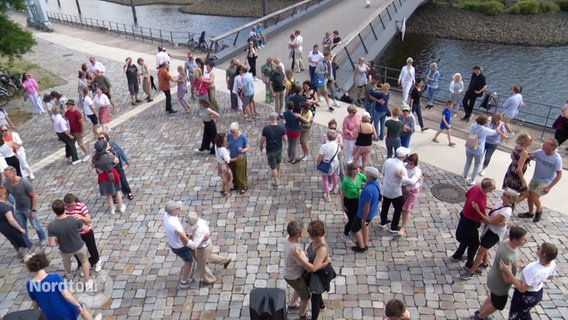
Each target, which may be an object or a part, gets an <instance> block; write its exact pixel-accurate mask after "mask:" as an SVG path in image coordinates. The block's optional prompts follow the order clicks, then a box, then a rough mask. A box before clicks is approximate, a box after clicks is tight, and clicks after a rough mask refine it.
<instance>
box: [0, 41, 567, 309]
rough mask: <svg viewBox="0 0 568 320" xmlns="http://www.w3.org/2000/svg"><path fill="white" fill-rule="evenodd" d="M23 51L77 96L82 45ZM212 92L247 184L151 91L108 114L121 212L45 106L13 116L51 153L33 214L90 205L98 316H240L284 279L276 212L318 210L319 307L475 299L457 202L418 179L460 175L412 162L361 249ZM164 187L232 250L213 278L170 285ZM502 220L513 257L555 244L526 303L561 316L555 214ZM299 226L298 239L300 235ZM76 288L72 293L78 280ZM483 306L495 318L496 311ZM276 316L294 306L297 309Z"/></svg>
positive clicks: (309, 185)
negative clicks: (416, 167) (272, 172)
mask: <svg viewBox="0 0 568 320" xmlns="http://www.w3.org/2000/svg"><path fill="white" fill-rule="evenodd" d="M70 54H71V55H70ZM64 55H65V56H64ZM26 58H27V59H30V60H32V61H35V62H36V63H40V64H42V65H43V66H44V67H46V68H47V69H49V70H50V71H51V72H53V73H54V74H56V75H58V76H61V77H63V78H64V79H65V80H67V81H68V84H66V85H64V86H62V87H60V88H57V90H60V91H62V92H64V93H65V94H66V95H67V96H68V97H69V98H76V97H75V96H76V94H75V92H76V70H78V68H79V66H80V64H81V63H82V62H85V61H87V56H86V55H85V54H82V53H79V52H76V51H73V50H69V49H64V48H62V47H59V46H57V45H54V44H48V43H46V42H43V41H39V45H38V47H36V52H35V53H31V54H28V55H26ZM133 58H135V57H133ZM100 61H101V62H102V63H103V64H104V65H105V66H106V69H107V76H109V77H110V79H111V81H112V83H113V86H114V95H115V98H116V101H117V104H118V106H119V108H120V112H119V113H118V114H115V115H113V119H118V118H120V117H124V116H125V114H126V112H127V111H130V110H132V109H133V108H140V107H141V106H138V107H131V106H129V105H128V103H127V99H128V96H127V95H128V93H127V91H126V81H125V80H126V79H125V77H124V75H123V74H122V68H121V67H122V65H121V64H120V63H117V62H113V61H109V60H105V59H100ZM263 98H264V97H257V100H259V101H261V100H263ZM217 99H218V101H219V102H220V105H221V110H222V116H221V118H220V119H219V120H218V121H217V127H218V130H219V131H227V129H228V126H229V124H230V122H232V121H235V120H236V121H239V122H240V123H241V125H242V129H243V132H244V134H246V135H247V136H248V137H249V140H250V145H251V149H250V151H249V152H248V157H249V160H248V163H249V191H248V192H247V193H246V194H245V195H233V196H232V197H229V198H225V197H222V196H221V194H220V193H219V190H220V180H219V178H218V177H217V174H216V167H215V159H214V157H213V156H209V155H204V154H198V153H196V152H194V151H193V149H194V148H197V147H199V143H200V140H201V136H202V130H203V129H202V127H203V125H202V123H201V121H200V120H199V119H198V118H197V117H196V116H195V115H194V114H182V113H181V112H180V113H178V114H175V115H173V116H168V115H166V114H165V112H164V109H165V108H164V101H163V100H160V101H158V100H156V102H154V105H152V106H151V107H150V108H148V109H147V110H144V111H143V112H141V113H140V114H138V115H136V116H133V117H132V118H130V119H128V121H126V122H123V123H122V124H120V125H119V126H117V127H116V128H114V129H113V132H112V134H111V137H112V139H114V140H115V141H117V143H118V144H119V145H120V146H122V148H123V149H124V151H125V152H126V153H127V154H128V156H129V157H130V158H131V161H130V167H128V168H127V169H126V172H127V174H128V178H129V181H130V185H131V187H132V189H133V191H134V193H135V199H134V200H132V201H128V200H125V201H126V202H125V203H127V205H128V207H127V210H126V212H125V213H123V214H119V213H117V214H116V215H114V216H111V215H110V214H109V212H108V210H107V206H106V203H105V201H104V199H103V198H101V197H100V196H98V187H97V184H96V175H95V173H94V171H93V170H92V169H91V168H90V165H89V164H87V163H82V164H80V165H77V166H70V165H68V164H67V163H66V162H65V161H64V156H63V153H62V152H61V148H62V146H63V144H62V143H60V142H58V141H57V139H56V136H55V134H54V133H53V128H52V124H51V121H50V120H49V117H47V116H34V118H33V119H32V120H31V121H30V122H29V123H27V124H26V125H25V126H24V127H23V128H20V130H19V133H20V134H21V136H22V139H23V141H24V142H25V144H26V150H27V154H28V160H29V161H30V163H32V164H33V163H36V162H38V161H40V160H42V159H45V158H47V157H48V156H50V155H52V154H53V153H54V152H56V151H57V152H59V154H58V156H57V157H56V160H55V161H53V162H51V163H49V164H48V165H47V166H45V167H44V168H43V169H41V170H40V171H38V172H37V173H36V179H35V180H34V181H33V184H34V187H35V189H36V192H37V195H38V199H39V201H38V214H39V216H40V219H41V222H42V224H43V225H44V227H46V226H47V224H48V222H49V221H51V220H53V219H54V215H53V214H52V213H51V211H50V209H49V207H50V203H51V202H52V201H53V200H55V199H57V198H62V197H63V196H64V194H66V193H67V192H72V193H74V194H76V195H77V196H78V197H79V198H80V199H82V200H83V202H84V203H85V204H86V205H87V206H88V208H89V209H90V211H91V214H92V216H93V223H94V230H95V235H96V238H97V242H98V247H99V250H100V253H101V259H102V261H103V269H104V271H105V272H107V273H108V274H109V277H108V278H107V279H110V280H107V281H112V286H111V296H110V300H109V301H108V302H107V303H106V304H104V305H103V306H100V307H98V306H97V307H96V311H97V312H101V313H102V314H103V315H104V317H105V319H121V320H123V319H246V318H248V316H249V309H248V308H249V293H250V291H251V289H253V288H255V287H279V288H286V284H285V282H284V280H283V278H282V276H281V274H280V273H281V270H282V266H283V263H284V260H283V250H284V242H285V226H286V223H287V222H289V221H290V220H291V219H297V220H300V221H302V222H303V223H304V224H305V225H307V224H308V223H309V221H311V220H313V219H322V220H324V221H325V224H326V228H327V233H326V238H327V241H328V243H329V244H330V247H331V249H332V257H333V265H334V266H335V268H336V270H337V271H338V277H337V278H336V279H335V280H334V281H333V282H332V288H331V292H330V293H329V294H325V295H324V299H325V303H326V305H327V306H328V307H327V309H326V310H325V311H324V312H323V314H322V318H323V319H380V318H382V316H383V307H384V304H385V302H386V301H388V300H389V299H391V298H393V297H397V298H399V299H402V300H404V301H405V302H406V304H407V305H408V307H409V309H410V310H411V312H412V314H413V315H414V318H416V319H457V318H467V317H469V316H471V315H472V314H473V312H474V311H475V310H476V309H477V308H479V306H480V304H481V303H482V302H483V300H484V299H485V297H486V294H487V289H486V276H485V275H483V276H479V277H474V278H473V279H472V280H470V281H467V282H465V281H462V280H460V279H459V271H460V269H461V265H460V264H458V263H452V262H451V261H450V260H449V259H448V257H449V256H450V255H451V253H452V251H453V250H455V249H456V241H455V238H454V231H455V228H456V223H457V221H458V215H459V212H460V209H461V206H460V204H448V203H443V202H440V201H438V200H437V199H435V198H434V197H432V194H431V193H430V190H429V188H430V187H431V186H432V185H435V184H439V183H451V184H456V185H462V179H461V177H459V176H456V175H454V174H452V173H448V172H446V171H444V170H443V169H441V168H439V167H435V166H431V165H425V164H423V165H422V167H423V170H424V172H425V176H426V177H425V183H424V186H423V188H422V191H421V194H420V198H419V202H418V205H417V207H416V208H415V210H414V216H413V218H412V220H411V221H410V225H409V227H408V235H407V236H406V237H404V238H394V237H392V236H391V235H390V234H388V232H387V231H386V230H381V229H380V228H379V227H378V221H374V225H373V231H372V233H371V238H372V241H371V246H370V249H369V251H368V252H367V253H363V254H354V253H353V252H352V251H351V250H350V249H349V246H348V245H346V244H345V243H344V242H342V241H341V240H340V239H339V236H340V234H341V232H342V229H343V224H344V223H345V220H346V219H345V216H344V214H343V212H342V211H341V207H340V201H339V199H338V196H333V198H332V202H330V203H327V202H325V201H324V199H323V198H322V191H321V185H320V184H321V178H320V176H319V175H318V174H317V173H316V171H315V165H314V163H313V160H312V161H309V162H301V163H299V164H296V165H288V164H284V165H283V166H282V186H281V188H280V189H279V190H277V191H274V190H272V189H271V188H270V187H269V185H270V177H269V169H268V165H267V162H266V159H265V154H263V153H261V152H259V150H258V139H259V136H260V133H261V130H262V127H263V126H264V125H265V124H266V123H267V121H266V120H258V121H254V122H245V121H244V119H243V118H242V116H240V115H237V114H236V113H233V112H232V111H229V108H228V97H227V96H226V95H223V94H218V96H217ZM176 100H177V99H176V97H175V95H174V97H173V101H174V108H175V109H178V110H180V109H181V107H180V106H179V104H178V103H177V101H176ZM258 105H259V110H260V111H261V113H262V116H261V119H266V117H267V114H268V112H269V111H270V110H272V106H265V105H263V104H261V103H258ZM195 107H196V106H195V105H194V106H193V108H194V110H195ZM30 108H31V106H30ZM316 116H317V115H316ZM88 125H89V124H88ZM324 129H325V128H324V127H322V126H319V125H314V128H313V131H314V132H313V135H312V136H313V139H312V142H311V148H312V150H315V151H313V153H317V150H318V148H319V145H320V143H319V141H320V137H321V136H323V134H324V131H325V130H324ZM86 138H87V140H88V145H89V149H92V145H93V140H92V138H91V137H90V135H87V136H86ZM79 152H80V151H79ZM384 154H385V150H384V149H383V148H382V146H378V145H377V146H376V147H375V148H374V152H373V153H372V157H371V158H372V159H371V161H370V163H371V164H372V165H375V166H378V167H380V166H382V163H383V161H384ZM44 161H45V160H44ZM497 198H498V194H497V193H494V194H492V195H491V202H492V203H495V202H496V201H497ZM170 199H174V200H182V201H184V208H183V209H182V212H183V214H186V213H187V211H188V210H195V211H197V212H199V213H200V214H202V215H203V217H204V218H205V219H206V220H208V221H209V222H210V224H211V226H212V230H213V233H212V235H211V237H212V239H213V241H214V242H215V249H214V251H215V252H221V253H222V254H226V255H229V256H230V257H231V258H232V259H233V261H234V262H233V263H232V264H231V265H230V266H229V268H228V269H227V270H223V269H222V268H219V267H217V268H215V269H214V273H215V275H216V276H217V277H218V282H217V283H216V284H214V285H212V286H202V287H199V286H198V284H196V283H194V284H193V285H192V286H191V288H190V289H188V290H187V289H186V290H184V289H177V282H178V280H179V274H180V267H181V260H180V259H179V258H177V257H176V256H175V255H174V254H173V253H172V252H171V251H170V248H169V247H168V245H167V242H166V240H165V235H164V229H163V227H162V223H161V217H162V212H163V207H164V203H165V202H166V201H167V200H170ZM511 224H512V225H517V224H520V225H522V226H524V227H526V228H527V229H528V231H529V235H530V237H529V239H530V241H529V243H528V244H527V246H526V247H525V248H522V249H521V253H522V254H521V261H522V262H524V263H525V264H526V263H529V262H531V261H533V260H534V259H535V251H536V244H537V243H540V242H542V241H550V242H552V243H555V244H556V245H557V246H558V247H559V249H560V253H561V254H560V255H559V257H558V262H559V264H558V266H559V268H558V277H557V279H556V280H554V281H551V282H548V283H547V284H546V285H545V290H544V300H543V302H542V303H541V304H540V305H538V306H537V307H536V308H535V309H534V311H533V316H534V318H535V319H559V318H568V304H567V302H566V300H567V298H568V289H567V288H568V280H567V279H566V277H565V275H566V272H567V267H566V263H565V262H566V247H565V244H566V241H567V239H566V234H568V229H567V228H566V225H565V216H564V215H562V214H560V213H558V212H546V213H545V217H544V220H543V221H542V222H541V223H539V224H536V225H535V224H532V223H527V222H525V221H520V220H519V219H516V218H513V219H512V221H511ZM305 235H306V237H304V238H302V241H304V242H306V241H308V238H307V234H305ZM30 236H31V238H32V239H33V240H37V236H36V235H35V232H34V231H30ZM36 250H37V249H36ZM0 252H1V254H0V297H1V298H0V315H4V314H6V313H7V312H11V311H16V310H23V309H28V308H30V307H31V302H30V299H29V297H28V296H27V294H26V291H25V288H24V282H25V280H26V279H27V278H28V277H29V274H28V272H27V271H26V270H25V268H24V266H23V264H22V263H21V262H20V261H19V260H18V258H17V257H16V254H15V252H14V250H13V248H12V247H11V246H10V244H9V243H8V242H7V241H6V240H5V239H4V238H3V237H2V238H1V239H0ZM47 252H48V253H49V258H50V259H51V261H52V265H51V266H50V267H49V271H50V272H58V273H60V274H63V268H62V264H61V259H60V257H59V254H58V250H57V249H48V250H47ZM490 252H493V250H491V251H490ZM98 285H101V286H102V285H104V283H98ZM75 295H76V296H79V297H81V295H80V294H79V293H75ZM506 310H508V307H507V308H506ZM495 316H496V317H495V318H503V317H504V316H505V313H500V314H499V313H498V314H496V315H495ZM289 317H290V318H291V319H293V318H295V317H297V311H296V312H291V313H290V316H289Z"/></svg>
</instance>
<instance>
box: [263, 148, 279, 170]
mask: <svg viewBox="0 0 568 320" xmlns="http://www.w3.org/2000/svg"><path fill="white" fill-rule="evenodd" d="M266 156H267V158H268V166H269V167H270V170H274V169H278V166H279V165H280V164H281V163H282V150H278V151H272V152H267V153H266Z"/></svg>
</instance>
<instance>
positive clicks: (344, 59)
mask: <svg viewBox="0 0 568 320" xmlns="http://www.w3.org/2000/svg"><path fill="white" fill-rule="evenodd" d="M406 1H408V0H390V1H388V2H387V3H386V4H384V5H383V6H381V7H380V8H379V9H377V10H376V12H375V14H373V15H371V17H370V18H368V19H367V20H364V21H363V22H362V23H361V24H360V25H359V27H357V28H355V30H356V31H354V32H352V33H350V34H348V35H347V36H346V37H345V38H344V39H342V41H341V42H342V44H343V45H342V46H338V47H336V48H334V49H333V50H332V51H331V54H332V56H333V57H334V61H335V62H336V63H337V64H338V65H340V66H342V67H341V68H340V69H339V70H338V71H337V73H336V78H337V81H338V83H339V84H340V86H342V87H343V89H345V90H348V89H349V88H350V87H351V84H352V82H353V80H352V78H353V70H354V69H355V65H356V63H357V59H358V58H359V57H364V56H367V55H368V54H369V53H370V52H372V50H371V49H370V48H371V47H373V46H374V45H375V43H376V42H377V41H378V40H379V36H380V33H381V32H383V31H385V30H387V28H389V27H392V23H393V20H394V19H395V17H394V15H395V14H396V13H398V11H399V10H400V8H401V7H402V6H403V4H404V3H405V2H406ZM394 23H396V25H397V27H400V26H401V24H402V21H396V20H395V21H394ZM349 66H350V67H349Z"/></svg>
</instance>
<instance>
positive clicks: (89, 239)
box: [75, 230, 100, 267]
mask: <svg viewBox="0 0 568 320" xmlns="http://www.w3.org/2000/svg"><path fill="white" fill-rule="evenodd" d="M81 239H83V242H85V245H86V246H87V250H88V251H89V255H90V257H89V263H90V264H91V267H94V266H95V264H97V262H99V259H100V258H99V250H98V249H97V243H96V242H95V232H94V231H93V230H91V232H89V233H87V234H84V235H81ZM75 259H77V257H75ZM77 264H78V265H79V266H81V261H79V259H77Z"/></svg>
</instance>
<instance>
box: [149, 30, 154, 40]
mask: <svg viewBox="0 0 568 320" xmlns="http://www.w3.org/2000/svg"><path fill="white" fill-rule="evenodd" d="M150 42H151V43H154V36H152V28H150Z"/></svg>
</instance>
